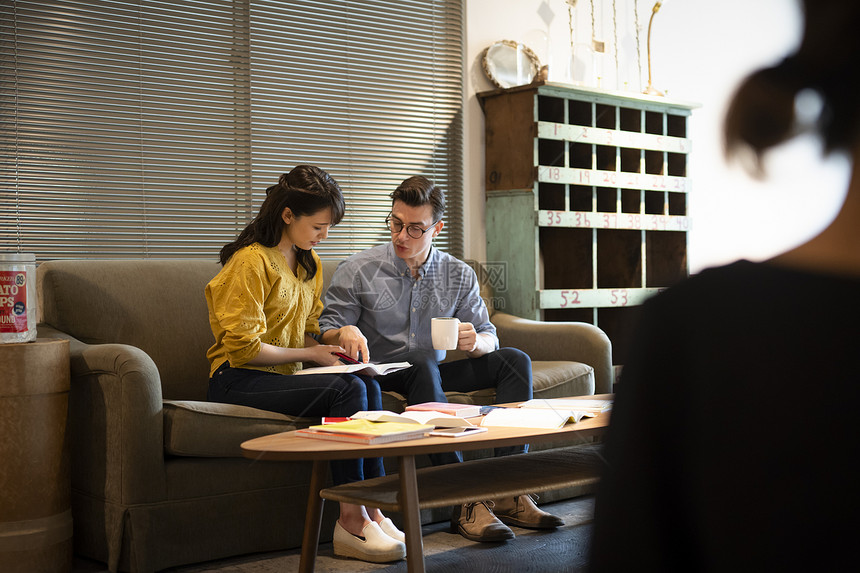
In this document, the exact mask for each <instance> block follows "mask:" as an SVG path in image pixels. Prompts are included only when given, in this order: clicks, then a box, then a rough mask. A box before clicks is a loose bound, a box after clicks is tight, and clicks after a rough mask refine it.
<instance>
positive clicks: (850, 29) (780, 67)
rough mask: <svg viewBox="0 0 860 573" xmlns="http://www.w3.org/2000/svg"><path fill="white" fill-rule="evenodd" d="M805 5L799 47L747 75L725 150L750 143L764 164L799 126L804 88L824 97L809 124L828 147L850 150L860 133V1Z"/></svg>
mask: <svg viewBox="0 0 860 573" xmlns="http://www.w3.org/2000/svg"><path fill="white" fill-rule="evenodd" d="M802 8H803V13H804V25H803V36H802V40H801V43H800V47H798V48H797V51H796V52H794V53H793V54H791V55H789V56H788V57H787V58H785V59H784V60H782V61H781V62H779V63H778V64H776V65H774V66H771V67H767V68H763V69H760V70H758V71H756V72H754V73H753V74H751V75H750V76H748V77H747V78H746V79H745V80H744V81H743V83H742V84H741V85H740V87H739V88H738V90H737V92H736V93H735V95H734V98H733V99H732V102H731V104H730V105H729V109H728V111H727V114H726V121H725V139H726V154H727V155H728V156H729V157H732V156H733V155H734V154H736V153H737V152H738V151H739V150H740V149H744V148H746V149H748V150H750V151H752V152H753V154H754V159H755V166H756V167H757V168H759V170H760V169H761V166H762V158H763V155H764V153H765V152H766V151H767V150H768V149H770V148H771V147H774V146H776V145H779V144H780V143H783V142H784V141H787V140H789V139H791V138H792V137H794V136H795V135H797V134H798V133H799V132H800V130H799V129H798V128H799V127H802V126H799V125H798V118H796V117H795V100H796V98H797V95H798V94H799V93H800V92H802V91H804V90H812V92H814V93H815V94H817V95H818V97H819V98H820V102H821V112H820V114H819V115H818V118H817V119H815V121H814V123H813V125H811V126H809V127H811V128H812V129H814V130H815V131H817V132H818V134H819V135H820V136H821V138H822V140H823V142H824V149H825V151H826V152H831V151H836V150H850V149H851V148H853V146H854V145H856V144H857V142H858V135H860V105H858V100H857V95H856V94H857V88H858V84H860V81H858V80H860V72H859V71H858V70H860V68H858V67H857V64H856V61H857V58H858V56H860V41H858V33H860V2H858V1H857V0H803V2H802Z"/></svg>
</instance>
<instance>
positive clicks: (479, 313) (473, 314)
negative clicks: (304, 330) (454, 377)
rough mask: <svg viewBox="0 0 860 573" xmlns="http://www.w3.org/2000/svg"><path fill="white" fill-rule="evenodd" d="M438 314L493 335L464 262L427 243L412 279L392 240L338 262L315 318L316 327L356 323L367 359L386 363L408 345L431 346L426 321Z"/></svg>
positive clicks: (440, 357) (410, 347) (440, 353)
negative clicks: (427, 251) (364, 340)
mask: <svg viewBox="0 0 860 573" xmlns="http://www.w3.org/2000/svg"><path fill="white" fill-rule="evenodd" d="M439 316H447V317H456V318H459V319H460V322H471V323H472V324H473V325H474V326H475V330H476V331H477V332H478V333H487V334H491V335H493V337H494V338H495V336H496V327H495V326H493V324H492V323H491V322H490V316H489V313H488V312H487V307H486V305H485V304H484V301H483V299H482V298H481V294H480V288H479V286H478V278H477V276H476V275H475V271H474V270H472V268H471V267H469V265H467V264H466V263H464V262H463V261H461V260H459V259H457V258H455V257H452V256H451V255H449V254H447V253H443V252H442V251H440V250H439V249H437V248H436V247H430V255H429V256H428V258H427V261H426V262H425V263H424V265H422V267H421V269H420V270H419V271H418V277H417V278H412V273H411V272H410V270H409V267H408V266H407V264H406V262H405V261H403V259H401V258H400V257H398V256H397V255H396V254H395V253H394V246H393V245H392V243H386V244H383V245H379V246H376V247H373V248H372V249H368V250H366V251H362V252H360V253H356V254H355V255H352V256H351V257H349V258H348V259H346V260H345V261H343V262H342V263H341V264H340V265H338V267H337V270H335V272H334V275H333V276H332V279H331V284H330V285H329V288H328V290H327V291H326V294H325V300H324V309H323V313H322V316H321V317H320V320H319V323H320V330H321V331H322V332H325V331H327V330H331V329H335V328H340V327H342V326H347V325H354V326H357V327H358V328H359V330H361V333H362V334H364V336H365V337H366V338H367V346H368V348H369V350H370V357H371V359H372V360H373V361H374V362H386V361H389V360H390V359H392V358H394V357H395V356H397V355H398V354H402V353H404V352H407V351H410V350H419V349H421V350H432V349H433V341H432V339H431V336H430V320H431V319H432V318H435V317H439ZM498 346H499V342H498V339H497V340H496V348H498ZM444 358H445V351H444V350H436V359H437V360H440V361H441V360H443V359H444Z"/></svg>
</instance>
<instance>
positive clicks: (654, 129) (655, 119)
mask: <svg viewBox="0 0 860 573" xmlns="http://www.w3.org/2000/svg"><path fill="white" fill-rule="evenodd" d="M645 133H651V134H653V135H665V134H664V133H663V114H662V113H658V112H656V111H646V112H645Z"/></svg>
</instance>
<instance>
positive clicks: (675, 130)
mask: <svg viewBox="0 0 860 573" xmlns="http://www.w3.org/2000/svg"><path fill="white" fill-rule="evenodd" d="M666 131H668V134H667V135H671V136H672V137H687V118H686V117H685V116H683V115H672V114H671V113H669V114H666Z"/></svg>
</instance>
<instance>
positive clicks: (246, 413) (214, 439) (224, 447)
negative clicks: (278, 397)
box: [164, 400, 319, 458]
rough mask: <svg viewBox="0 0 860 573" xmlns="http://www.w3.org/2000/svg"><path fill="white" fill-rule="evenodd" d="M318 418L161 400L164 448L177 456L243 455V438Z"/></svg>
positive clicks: (291, 427)
mask: <svg viewBox="0 0 860 573" xmlns="http://www.w3.org/2000/svg"><path fill="white" fill-rule="evenodd" d="M318 423H319V418H296V417H293V416H285V415H283V414H278V413H275V412H267V411H265V410H258V409H256V408H249V407H247V406H237V405H234V404H219V403H216V402H197V401H192V400H165V401H164V451H165V453H167V454H172V455H176V456H196V457H210V458H221V457H225V458H227V457H242V449H241V447H240V446H241V444H242V442H244V441H246V440H250V439H252V438H257V437H259V436H265V435H267V434H277V433H279V432H287V431H289V430H295V429H297V428H304V427H307V426H309V425H311V424H318Z"/></svg>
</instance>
